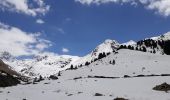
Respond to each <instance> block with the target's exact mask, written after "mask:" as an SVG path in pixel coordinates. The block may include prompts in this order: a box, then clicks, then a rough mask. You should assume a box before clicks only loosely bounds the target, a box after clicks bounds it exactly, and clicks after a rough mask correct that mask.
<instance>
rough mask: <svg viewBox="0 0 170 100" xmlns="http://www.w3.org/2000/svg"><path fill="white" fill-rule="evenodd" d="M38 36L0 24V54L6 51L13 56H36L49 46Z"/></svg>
mask: <svg viewBox="0 0 170 100" xmlns="http://www.w3.org/2000/svg"><path fill="white" fill-rule="evenodd" d="M40 35H41V34H40V33H27V32H24V31H22V30H21V29H19V28H16V27H11V26H8V25H5V24H3V23H1V22H0V52H4V51H7V52H9V53H11V54H12V55H14V56H23V55H26V56H29V55H34V54H38V53H39V52H42V51H43V50H44V49H45V48H48V47H49V46H51V42H50V41H48V40H45V39H42V38H40Z"/></svg>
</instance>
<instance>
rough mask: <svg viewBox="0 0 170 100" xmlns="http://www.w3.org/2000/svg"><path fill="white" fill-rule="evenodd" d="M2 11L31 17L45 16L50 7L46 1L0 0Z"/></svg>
mask: <svg viewBox="0 0 170 100" xmlns="http://www.w3.org/2000/svg"><path fill="white" fill-rule="evenodd" d="M0 9H1V10H7V11H12V12H17V13H24V14H27V15H31V16H37V15H39V14H40V15H45V14H46V13H47V12H48V11H49V9H50V6H49V5H46V4H45V3H44V0H33V1H32V2H30V1H29V0H0Z"/></svg>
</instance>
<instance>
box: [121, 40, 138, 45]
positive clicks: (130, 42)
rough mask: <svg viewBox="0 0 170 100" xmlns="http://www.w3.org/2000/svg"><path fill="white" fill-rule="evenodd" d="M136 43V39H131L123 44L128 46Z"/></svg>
mask: <svg viewBox="0 0 170 100" xmlns="http://www.w3.org/2000/svg"><path fill="white" fill-rule="evenodd" d="M136 44H137V43H136V42H135V41H133V40H130V41H128V42H126V43H122V44H121V45H126V46H128V45H132V46H136Z"/></svg>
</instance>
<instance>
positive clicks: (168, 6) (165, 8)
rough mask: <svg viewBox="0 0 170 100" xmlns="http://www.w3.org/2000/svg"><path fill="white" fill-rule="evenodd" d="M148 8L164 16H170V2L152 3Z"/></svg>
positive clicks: (167, 0)
mask: <svg viewBox="0 0 170 100" xmlns="http://www.w3.org/2000/svg"><path fill="white" fill-rule="evenodd" d="M147 8H148V9H151V10H155V11H156V12H157V13H159V14H161V15H163V16H170V0H159V1H151V2H150V3H149V5H148V7H147Z"/></svg>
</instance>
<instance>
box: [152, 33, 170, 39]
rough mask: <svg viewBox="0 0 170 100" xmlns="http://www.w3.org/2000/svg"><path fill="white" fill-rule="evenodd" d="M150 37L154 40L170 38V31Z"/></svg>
mask: <svg viewBox="0 0 170 100" xmlns="http://www.w3.org/2000/svg"><path fill="white" fill-rule="evenodd" d="M150 39H153V40H156V41H158V40H164V41H166V40H170V32H167V33H165V34H163V35H160V36H156V37H151V38H150Z"/></svg>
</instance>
